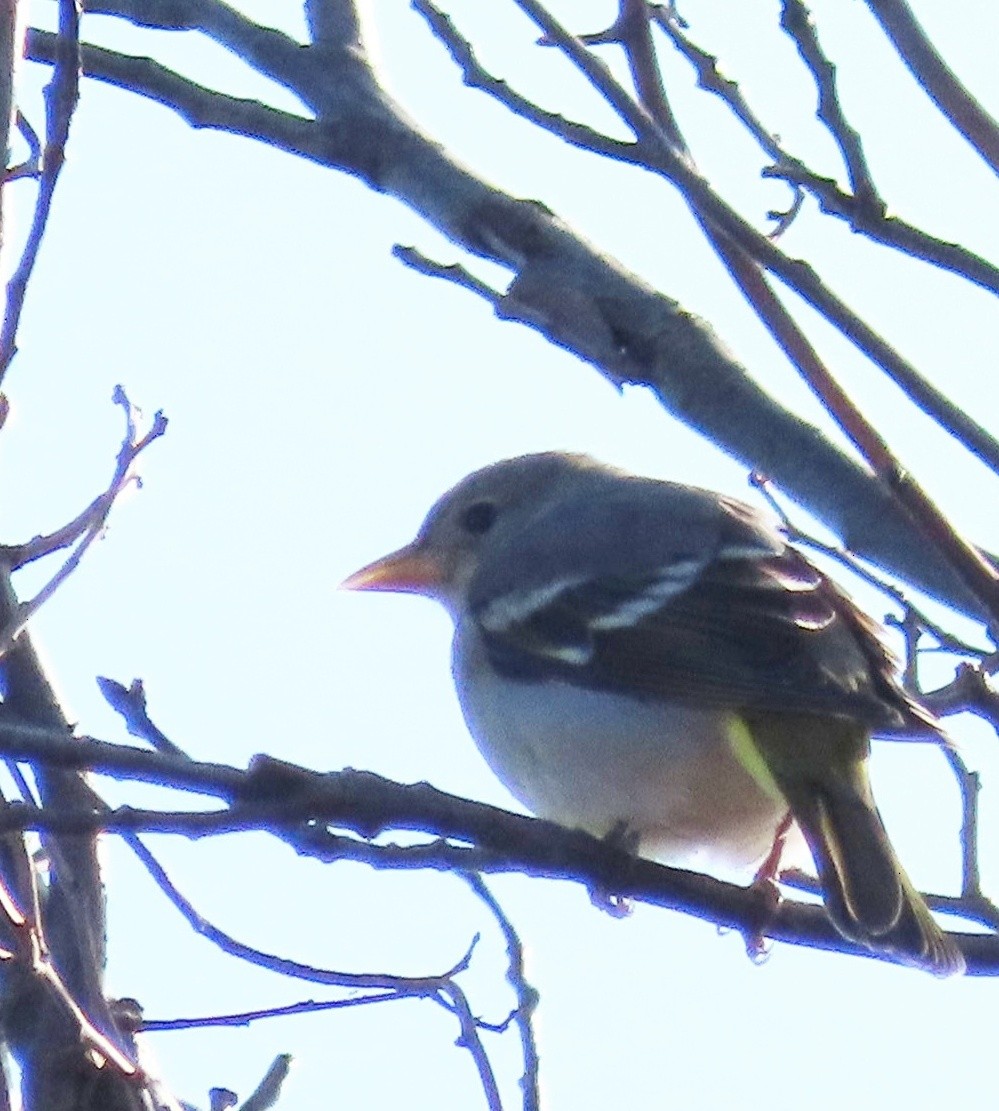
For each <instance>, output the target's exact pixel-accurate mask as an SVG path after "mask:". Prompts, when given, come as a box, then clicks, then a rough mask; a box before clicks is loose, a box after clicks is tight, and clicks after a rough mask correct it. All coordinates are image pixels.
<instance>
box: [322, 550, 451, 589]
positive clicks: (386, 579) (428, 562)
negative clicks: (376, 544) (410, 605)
mask: <svg viewBox="0 0 999 1111" xmlns="http://www.w3.org/2000/svg"><path fill="white" fill-rule="evenodd" d="M443 581H444V569H443V568H442V567H441V565H440V563H439V562H438V561H437V560H436V559H434V557H433V556H431V555H428V554H427V553H426V552H422V551H420V549H419V548H417V547H416V545H415V544H408V545H407V546H406V547H405V548H400V549H399V550H398V551H397V552H391V553H390V554H389V555H387V556H382V558H381V559H376V560H375V562H374V563H369V564H368V565H367V567H362V568H361V569H360V571H355V572H354V573H353V575H349V576H348V577H347V578H346V579H344V580H343V582H342V583H340V589H341V590H391V591H396V592H398V593H402V594H429V595H434V594H436V593H437V590H438V589H439V587H440V586H441V584H442V583H443Z"/></svg>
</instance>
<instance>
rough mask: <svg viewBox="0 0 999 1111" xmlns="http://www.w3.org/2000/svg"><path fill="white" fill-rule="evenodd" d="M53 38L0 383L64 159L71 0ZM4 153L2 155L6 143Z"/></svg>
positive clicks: (70, 107)
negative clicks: (31, 207)
mask: <svg viewBox="0 0 999 1111" xmlns="http://www.w3.org/2000/svg"><path fill="white" fill-rule="evenodd" d="M53 38H54V39H55V40H56V42H55V44H54V46H53V51H52V57H51V59H50V60H51V62H52V63H53V65H54V67H55V69H54V72H53V74H52V80H51V81H50V82H49V84H48V86H47V87H46V90H45V151H44V155H43V160H42V176H41V180H40V182H39V184H38V196H37V197H36V199H35V211H34V214H33V215H32V219H31V230H30V231H29V232H28V239H27V242H26V243H25V246H24V250H23V252H22V254H21V261H20V262H19V263H18V266H17V269H16V270H15V271H14V273H13V275H12V276H11V279H10V281H9V282H8V283H7V305H6V308H5V310H4V318H3V324H2V326H0V383H2V382H3V379H4V377H5V375H6V374H7V370H8V369H9V367H10V364H11V363H12V362H13V360H14V356H15V355H16V354H17V328H18V325H19V323H20V321H21V311H22V309H23V308H24V297H25V294H26V293H27V290H28V281H29V280H30V278H31V275H32V273H33V271H34V269H35V262H36V260H37V258H38V252H39V250H40V249H41V245H42V237H43V236H44V235H45V229H46V227H47V226H48V222H49V213H50V212H51V210H52V198H53V196H54V195H55V188H56V183H57V182H58V180H59V173H60V171H61V170H62V165H63V162H64V160H65V157H66V143H67V141H68V140H69V127H70V123H71V122H72V119H73V113H74V112H75V111H76V103H77V100H78V99H79V94H80V13H79V10H78V8H77V6H76V4H75V3H73V2H72V0H60V4H59V33H58V35H57V36H53ZM8 119H9V117H8ZM3 149H4V150H5V151H6V144H5V145H4V147H3ZM5 168H6V167H5Z"/></svg>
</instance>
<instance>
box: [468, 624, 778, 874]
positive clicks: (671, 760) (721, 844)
mask: <svg viewBox="0 0 999 1111" xmlns="http://www.w3.org/2000/svg"><path fill="white" fill-rule="evenodd" d="M452 667H453V672H454V679H455V685H456V687H457V691H458V698H459V701H460V703H461V708H462V712H463V714H464V717H465V722H466V724H467V726H468V729H469V732H470V733H471V735H472V737H473V738H474V740H475V742H476V744H477V745H478V748H479V750H480V751H481V753H482V755H483V756H484V757H485V759H486V761H487V762H488V763H489V766H490V767H491V768H492V770H493V772H494V773H495V774H496V776H497V777H498V778H499V779H500V780H501V781H502V783H503V784H504V785H505V786H506V787H507V789H508V790H509V791H510V792H511V794H513V795H514V796H515V797H516V798H517V799H518V800H519V801H520V802H521V803H523V804H524V805H525V806H526V807H528V808H529V809H530V810H531V811H533V813H535V814H537V815H538V816H539V817H542V818H547V819H550V820H551V821H556V822H559V823H560V824H562V825H567V826H574V827H578V828H582V829H585V830H587V831H588V832H590V833H593V834H594V835H596V836H604V835H606V834H608V833H609V832H610V831H611V830H614V829H615V828H618V827H620V826H622V825H623V826H624V827H626V828H627V829H628V830H629V831H630V832H632V833H634V834H637V835H638V837H639V844H640V852H641V853H642V855H645V856H650V857H654V858H655V859H658V860H662V861H663V862H665V863H670V864H677V865H685V866H688V867H695V868H698V869H703V870H707V871H716V872H719V873H721V874H726V875H728V874H731V873H732V872H733V870H741V869H744V868H749V867H751V866H752V865H754V864H756V863H758V862H759V861H760V860H761V859H762V858H763V857H764V856H765V855H766V853H767V852H768V850H769V849H770V846H771V844H772V842H773V837H774V833H775V830H776V827H777V825H778V824H779V823H780V822H781V820H782V819H783V817H784V814H785V813H786V810H787V806H786V803H784V801H783V800H782V799H779V798H776V797H775V796H774V794H773V793H772V792H769V793H768V792H767V791H766V790H764V789H763V788H762V787H761V786H760V785H759V784H758V783H757V781H756V780H755V779H754V778H753V777H752V776H751V775H750V774H749V773H748V772H747V771H746V770H745V768H744V766H743V764H742V763H741V762H740V760H739V759H738V758H737V756H736V754H735V751H734V749H733V744H732V738H733V735H734V732H735V730H736V728H737V724H738V721H737V718H736V716H735V715H734V714H733V713H731V712H728V711H719V710H708V709H700V708H697V707H691V706H684V705H679V704H674V703H667V702H663V701H661V700H658V699H653V698H633V697H630V696H626V695H620V694H615V693H610V692H606V691H596V690H590V689H588V688H585V687H582V686H577V685H575V684H572V683H567V682H564V681H562V680H545V681H526V680H518V679H510V678H508V677H505V676H502V675H500V674H499V673H497V672H496V671H494V670H493V669H492V668H491V666H490V665H489V663H488V660H487V657H486V651H485V647H484V645H483V643H482V640H481V637H480V636H479V634H478V632H477V630H476V628H475V626H474V625H473V624H472V623H471V622H466V623H459V625H458V629H457V632H456V635H455V641H454V649H453V659H452Z"/></svg>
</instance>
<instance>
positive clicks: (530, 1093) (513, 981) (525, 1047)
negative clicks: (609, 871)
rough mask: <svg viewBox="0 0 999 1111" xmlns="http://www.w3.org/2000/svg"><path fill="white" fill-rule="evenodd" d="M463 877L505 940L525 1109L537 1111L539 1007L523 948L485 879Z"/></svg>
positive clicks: (472, 875)
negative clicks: (526, 972) (536, 1018)
mask: <svg viewBox="0 0 999 1111" xmlns="http://www.w3.org/2000/svg"><path fill="white" fill-rule="evenodd" d="M463 878H464V879H465V882H466V883H467V884H468V885H469V887H471V889H472V890H473V891H474V892H475V894H476V895H478V897H479V898H480V899H481V900H482V901H483V902H484V903H485V904H486V906H487V907H488V908H489V910H490V911H491V912H492V915H493V917H494V918H495V919H496V921H497V922H498V923H499V928H500V930H501V931H502V933H503V937H504V939H505V941H506V952H507V956H508V958H509V961H510V964H509V967H508V969H507V974H506V978H507V980H508V981H509V982H510V985H511V987H512V988H513V990H514V993H515V994H516V998H517V1006H516V1008H515V1009H514V1011H513V1014H512V1016H511V1017H512V1019H513V1021H514V1022H516V1024H517V1029H518V1031H519V1033H520V1046H521V1053H522V1054H523V1058H524V1073H523V1076H522V1077H521V1079H520V1088H521V1091H522V1092H523V1094H524V1101H523V1107H524V1111H538V1109H539V1108H540V1107H541V1092H540V1089H539V1087H538V1073H539V1067H540V1062H539V1059H538V1046H537V1042H536V1041H535V1039H534V1023H533V1017H534V1011H535V1009H536V1008H537V1005H538V993H537V991H536V990H535V989H534V988H533V987H531V985H530V984H529V983H528V982H527V979H526V978H525V975H524V947H523V945H522V944H521V942H520V937H519V936H518V934H517V931H516V930H515V929H514V928H513V924H512V923H511V921H510V919H509V918H507V916H506V914H504V912H503V908H502V907H501V906H500V905H499V903H498V902H497V901H496V898H495V896H494V895H493V893H492V892H491V891H490V890H489V888H488V887H487V886H486V885H485V883H484V882H483V880H482V877H481V876H479V875H477V874H476V873H474V872H465V873H463Z"/></svg>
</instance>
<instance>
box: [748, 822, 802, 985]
mask: <svg viewBox="0 0 999 1111" xmlns="http://www.w3.org/2000/svg"><path fill="white" fill-rule="evenodd" d="M793 821H794V819H793V818H792V817H791V812H790V811H788V812H787V813H786V814H785V815H784V817H783V818H782V819H781V821H780V824H779V825H778V826H777V829H776V831H775V832H774V840H773V844H772V845H771V846H770V851H769V852H768V853H767V855H766V857H765V858H764V860H763V863H762V864H761V865H760V866H759V868H757V869H756V875H755V876H754V877H753V882H752V885H751V887H752V890H753V891H755V892H757V893H758V895H759V900H758V902H757V910H756V913H755V914H754V916H753V917H754V919H755V921H753V922H752V923H751V924H748V925H747V926H746V928H745V929H744V930H743V931H742V938H743V941H744V942H745V945H746V955H747V956H748V957H749V959H750V960H751V961H752V962H753V963H754V964H763V962H764V961H766V960H767V958H768V957H769V956H770V953H771V950H772V948H773V945H772V943H771V942H770V940H769V939H768V938H767V937H766V932H767V928H768V927H769V925H770V923H771V922H772V921H773V918H774V916H775V915H776V913H777V910H778V909H779V907H780V904H781V900H782V898H783V896H782V895H781V893H780V888H779V887H778V886H777V877H778V875H779V874H780V861H781V857H782V856H783V855H784V843H785V841H786V840H787V833H788V830H789V829H790V828H791V823H792V822H793Z"/></svg>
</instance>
